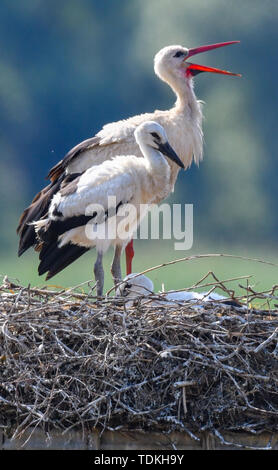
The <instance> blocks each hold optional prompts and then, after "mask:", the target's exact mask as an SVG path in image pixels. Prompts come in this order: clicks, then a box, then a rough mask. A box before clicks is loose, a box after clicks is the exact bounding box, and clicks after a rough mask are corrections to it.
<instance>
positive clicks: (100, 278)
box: [94, 252, 104, 297]
mask: <svg viewBox="0 0 278 470" xmlns="http://www.w3.org/2000/svg"><path fill="white" fill-rule="evenodd" d="M102 257H103V254H102V253H101V252H99V253H98V254H97V259H96V262H95V265H94V274H95V280H96V284H97V296H98V297H101V296H102V294H103V285H104V270H103V266H102Z"/></svg>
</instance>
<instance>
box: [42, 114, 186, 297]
mask: <svg viewBox="0 0 278 470" xmlns="http://www.w3.org/2000/svg"><path fill="white" fill-rule="evenodd" d="M134 134H135V140H136V143H137V144H138V146H139V147H140V150H141V152H142V154H143V156H144V158H138V157H136V156H135V155H128V156H117V157H115V158H114V159H113V160H112V161H111V160H107V161H105V162H103V163H102V164H100V165H98V166H96V167H91V168H89V169H88V170H86V171H85V172H84V173H83V174H82V175H81V176H77V177H76V178H75V179H74V180H73V181H71V182H70V183H68V184H67V185H65V186H64V187H63V189H61V190H59V191H58V192H57V193H56V194H55V196H54V197H53V198H52V201H51V203H50V207H49V211H48V216H47V218H44V219H42V220H39V221H38V222H34V225H35V230H36V232H37V234H38V238H39V250H40V265H39V274H40V275H41V274H44V273H46V272H48V274H47V279H50V278H51V277H52V276H54V275H55V274H57V273H58V272H60V271H61V270H62V269H64V268H65V267H66V266H68V265H69V264H70V263H72V262H73V261H75V259H77V258H79V256H81V255H82V254H83V253H85V252H86V251H87V250H89V249H90V248H93V247H96V249H97V253H98V254H97V260H96V263H95V268H94V272H95V278H96V281H97V294H98V295H99V296H101V295H102V292H103V282H104V272H103V267H102V256H103V253H105V252H106V250H107V249H108V248H109V246H110V245H114V247H115V255H114V260H113V264H112V274H113V277H114V282H115V283H117V282H118V281H119V280H121V278H122V276H121V266H120V257H121V252H122V248H123V247H124V246H126V245H127V243H128V241H129V240H130V239H131V237H132V235H133V233H134V231H135V230H136V228H137V226H138V224H139V223H140V220H141V218H142V217H143V216H144V215H145V213H146V211H147V206H148V204H153V201H154V200H160V199H163V198H164V197H165V195H167V194H168V193H169V191H170V188H171V171H170V166H169V164H168V163H167V161H166V159H165V158H164V157H163V155H166V156H167V157H168V158H169V159H170V160H171V161H172V162H173V163H174V164H175V165H178V166H179V167H181V168H184V165H183V163H182V161H181V160H180V159H179V157H178V156H177V154H176V153H175V152H174V150H173V149H172V147H171V146H170V145H169V143H168V140H167V136H166V133H165V131H164V129H163V127H161V126H160V125H159V124H158V123H156V122H154V121H147V122H144V123H142V124H140V125H139V126H138V127H137V128H136V130H135V132H134ZM162 154H163V155H162ZM109 198H110V199H109ZM112 198H113V207H112V206H111V199H112ZM131 204H132V208H133V212H132V213H131V216H130V214H129V215H128V216H127V214H126V209H127V205H129V206H130V205H131ZM142 205H143V206H142ZM142 208H143V210H142ZM88 224H90V225H88ZM111 228H114V229H115V230H113V231H112V230H111ZM109 229H110V232H109Z"/></svg>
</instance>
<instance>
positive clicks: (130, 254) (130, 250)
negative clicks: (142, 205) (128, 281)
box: [125, 240, 134, 275]
mask: <svg viewBox="0 0 278 470" xmlns="http://www.w3.org/2000/svg"><path fill="white" fill-rule="evenodd" d="M125 256H126V274H127V275H128V274H131V273H132V259H133V256H134V249H133V240H130V242H129V243H128V244H127V246H126V248H125Z"/></svg>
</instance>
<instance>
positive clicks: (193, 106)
mask: <svg viewBox="0 0 278 470" xmlns="http://www.w3.org/2000/svg"><path fill="white" fill-rule="evenodd" d="M234 42H238V41H232V42H229V43H219V44H213V45H209V46H201V47H198V48H195V49H187V48H185V47H182V46H178V45H175V46H168V47H164V48H163V49H161V50H160V51H159V52H158V53H157V54H156V56H155V59H154V70H155V73H156V75H157V76H158V77H159V78H160V79H161V80H163V81H164V82H166V83H167V84H168V85H169V86H170V87H171V88H172V90H173V91H174V93H175V94H176V97H177V100H176V103H175V105H174V107H173V108H171V109H170V110H166V111H161V110H156V111H154V112H153V113H146V114H140V115H138V116H133V117H131V118H129V119H126V120H122V121H118V122H113V123H110V124H107V125H105V126H104V127H103V129H102V130H101V131H100V132H98V134H96V136H95V137H93V138H90V139H87V140H86V141H84V142H81V143H80V144H78V145H77V146H76V147H74V148H73V149H72V150H70V152H68V154H67V155H66V156H65V158H64V159H63V160H61V161H60V162H59V163H58V164H57V165H55V166H54V167H53V168H52V169H51V170H50V172H49V175H48V177H49V178H50V180H51V183H50V184H49V185H48V186H47V187H46V188H44V189H43V190H42V191H41V192H40V193H38V194H37V196H36V197H35V198H34V200H33V202H32V204H31V205H30V206H29V207H28V208H27V209H25V211H24V212H23V214H22V216H21V218H20V221H19V225H18V229H17V231H18V234H19V235H20V243H19V251H18V253H19V256H20V255H21V254H22V253H23V252H24V251H25V250H27V249H28V248H29V247H30V246H36V236H35V232H34V228H33V226H32V225H30V223H32V222H33V221H38V220H40V219H43V218H44V217H45V216H46V215H47V212H48V208H49V205H50V203H51V201H52V198H53V196H54V195H55V194H56V193H57V192H59V190H60V189H61V188H62V187H63V185H64V184H67V183H68V181H69V180H70V179H71V178H73V177H74V176H76V175H77V174H78V175H79V174H81V173H82V172H84V171H86V170H88V169H89V168H90V167H92V166H96V165H100V164H102V163H103V162H104V161H106V160H111V159H113V158H114V157H115V155H122V156H123V155H134V156H136V157H141V156H142V153H141V150H140V148H139V147H138V145H137V143H136V141H135V138H134V131H135V129H136V128H137V127H138V126H139V125H140V124H142V123H143V122H146V121H155V122H157V123H159V124H160V125H162V127H163V128H164V129H165V131H166V133H167V136H168V139H169V142H170V144H171V146H172V147H173V149H174V150H175V152H176V153H177V154H178V155H179V156H180V159H181V160H182V162H183V164H184V167H185V168H188V167H189V166H190V164H191V162H192V160H193V158H194V161H195V162H196V163H197V164H198V163H199V162H200V160H201V159H202V154H203V153H202V152H203V150H202V149H203V133H202V110H201V103H200V101H198V100H197V99H196V96H195V94H194V90H193V80H192V78H193V77H194V76H195V75H196V74H197V73H200V72H216V73H224V74H228V75H233V74H231V73H230V72H225V71H221V70H218V69H212V68H210V67H204V66H198V65H196V64H191V63H190V62H188V61H187V59H188V58H189V57H191V56H193V55H195V54H198V53H201V52H205V51H208V50H211V49H215V48H217V47H222V46H225V45H229V44H233V43H234ZM108 168H110V167H109V165H108ZM111 171H112V169H111ZM178 171H179V168H178V166H177V165H175V164H174V163H172V162H170V184H169V185H168V186H167V191H164V192H157V193H156V196H155V198H154V200H153V202H154V203H159V202H160V201H161V200H163V199H164V198H165V197H167V195H168V194H169V193H170V192H171V191H173V189H174V184H175V181H176V178H177V174H178ZM86 194H87V193H86ZM83 196H84V194H83ZM83 196H82V197H83ZM130 256H132V255H130ZM130 270H131V260H129V263H128V267H127V271H130Z"/></svg>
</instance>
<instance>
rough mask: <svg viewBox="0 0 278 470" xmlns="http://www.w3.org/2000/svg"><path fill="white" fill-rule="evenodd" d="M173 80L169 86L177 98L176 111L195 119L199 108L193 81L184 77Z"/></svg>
mask: <svg viewBox="0 0 278 470" xmlns="http://www.w3.org/2000/svg"><path fill="white" fill-rule="evenodd" d="M175 78H176V79H175V81H173V82H170V83H169V85H170V87H171V88H172V90H173V91H174V93H175V95H176V96H177V101H176V103H175V108H176V110H177V111H180V112H182V113H184V114H189V117H191V118H193V119H195V118H197V116H198V114H199V112H200V107H199V103H198V101H197V98H196V95H195V93H194V88H193V80H192V79H191V78H185V77H184V76H182V77H178V78H177V77H175Z"/></svg>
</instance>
